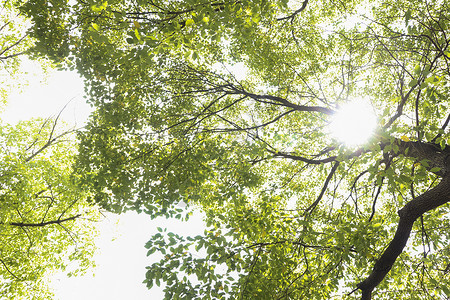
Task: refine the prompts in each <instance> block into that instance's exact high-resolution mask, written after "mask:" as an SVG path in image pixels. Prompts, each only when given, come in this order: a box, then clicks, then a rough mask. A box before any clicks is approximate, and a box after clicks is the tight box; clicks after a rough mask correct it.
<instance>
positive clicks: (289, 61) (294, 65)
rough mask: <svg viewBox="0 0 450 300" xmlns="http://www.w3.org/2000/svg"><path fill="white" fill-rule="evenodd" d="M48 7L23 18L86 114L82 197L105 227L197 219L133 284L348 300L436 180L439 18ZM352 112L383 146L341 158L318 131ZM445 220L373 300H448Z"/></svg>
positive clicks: (420, 227)
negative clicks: (108, 218)
mask: <svg viewBox="0 0 450 300" xmlns="http://www.w3.org/2000/svg"><path fill="white" fill-rule="evenodd" d="M52 5H53V6H54V7H55V8H54V9H53V8H50V6H49V5H42V4H39V3H34V4H29V3H28V4H27V5H24V6H23V7H22V9H23V10H24V11H26V12H27V13H28V15H29V16H30V17H31V18H32V19H33V20H34V24H33V28H32V32H33V36H35V37H36V38H37V39H38V40H39V41H40V42H42V43H45V44H46V45H48V46H47V47H46V48H45V49H44V48H43V47H37V48H36V50H37V51H39V53H43V54H45V55H48V56H49V57H52V58H53V59H56V60H57V61H58V62H60V63H61V65H62V66H65V67H68V68H77V70H78V71H79V72H80V73H81V74H82V75H83V76H84V77H85V79H86V84H87V92H88V101H90V103H92V104H93V105H94V106H95V107H96V109H97V110H96V111H95V113H94V114H93V115H92V117H91V119H90V121H89V124H88V125H87V127H86V130H85V131H83V132H81V133H80V134H79V138H80V141H81V144H80V153H79V155H78V158H77V162H76V167H75V168H76V171H77V173H78V174H79V176H80V182H81V184H82V186H83V188H84V189H86V190H88V191H90V192H92V193H93V197H94V200H95V202H97V203H99V204H100V205H102V206H103V207H105V208H106V209H108V210H110V211H114V212H121V211H124V210H130V209H132V210H137V211H145V212H146V213H148V214H150V215H151V216H152V217H158V216H166V217H175V218H188V213H187V211H186V210H183V209H181V208H180V207H179V206H177V204H178V203H179V202H180V201H181V202H184V203H186V204H188V205H189V206H193V207H196V208H198V209H201V210H202V211H203V212H204V213H205V215H206V217H205V222H206V223H207V228H206V230H205V234H204V235H203V236H197V237H190V238H186V237H181V236H178V235H177V234H175V233H167V234H166V233H164V232H160V233H158V234H157V235H155V236H154V237H153V238H152V239H151V240H150V241H149V243H148V244H147V245H146V246H147V248H148V249H149V255H158V253H160V254H162V256H163V257H162V259H161V261H159V262H157V263H155V264H153V265H152V266H151V267H149V269H148V272H147V278H146V280H145V283H146V284H147V286H148V287H149V288H151V287H152V286H153V285H155V284H156V285H160V284H161V283H165V284H166V285H165V292H166V299H193V298H198V299H219V298H225V299H227V298H229V299H236V298H241V299H274V298H280V299H281V298H286V299H290V298H293V299H295V298H299V299H333V298H334V299H353V298H355V297H357V294H358V293H355V291H356V290H357V288H358V286H357V284H358V283H359V282H361V281H362V280H363V278H366V277H367V276H368V275H369V274H370V273H371V272H372V268H373V265H374V263H375V261H377V259H378V258H379V257H380V256H381V255H382V253H383V252H384V251H385V249H386V247H387V245H389V243H390V242H391V240H392V239H393V236H394V233H395V230H396V228H397V224H398V220H399V216H398V214H397V212H398V211H399V210H400V209H402V207H404V206H405V204H406V203H408V202H409V201H410V200H411V199H413V198H415V197H416V196H418V195H421V194H423V195H426V194H427V191H429V190H434V187H436V185H437V183H438V182H439V180H438V178H440V177H444V176H448V175H446V174H448V173H446V172H448V170H449V166H448V162H446V160H445V159H442V157H443V156H445V155H446V154H447V153H448V151H449V148H448V143H449V133H448V128H446V125H445V122H446V120H448V112H449V105H448V99H449V96H450V95H449V94H450V90H449V84H448V79H449V73H448V67H447V66H448V60H449V56H448V53H449V50H448V46H447V45H448V44H449V43H448V42H449V41H448V38H447V37H448V20H449V18H450V15H449V11H450V9H449V7H448V4H447V3H446V2H445V1H437V0H436V1H433V0H429V1H424V2H420V3H417V1H409V0H401V1H372V2H371V3H366V2H364V1H345V3H344V2H342V1H341V2H330V1H308V2H301V1H258V0H245V1H222V2H205V1H196V0H185V1H125V0H122V1H119V0H116V1H108V2H106V1H79V2H76V1H73V2H71V4H67V3H65V2H60V1H53V2H52ZM42 11H46V14H43V13H42ZM61 11H62V12H64V13H62V14H60V12H61ZM69 12H70V13H69ZM55 24H56V25H55ZM57 24H59V25H57ZM45 26H47V27H45ZM42 28H48V31H49V32H42ZM72 28H76V29H72ZM49 36H50V38H49ZM66 45H67V47H66ZM61 56H63V57H61ZM237 65H241V66H242V65H243V66H245V70H244V69H238V68H237V67H236V66H237ZM239 73H245V74H239ZM238 75H243V76H238ZM242 78H243V79H242ZM358 98H368V99H370V101H371V103H372V104H373V106H374V109H375V110H376V112H377V115H378V119H379V128H378V129H377V131H376V133H375V134H374V136H373V137H372V139H371V140H370V141H369V142H368V143H367V144H366V145H363V146H360V147H359V148H358V147H357V148H351V147H346V146H345V145H343V144H342V143H340V142H339V141H336V140H334V139H333V138H332V137H330V135H329V133H328V130H327V126H328V125H329V123H330V116H331V115H333V114H334V112H335V110H337V109H339V107H340V105H342V104H344V103H346V102H348V101H350V100H351V99H358ZM447 123H448V121H447ZM444 125H445V126H444ZM447 125H448V124H447ZM448 220H449V218H448V205H447V206H441V207H439V208H438V209H435V210H432V211H431V212H429V213H427V214H424V215H423V216H422V217H421V219H420V224H418V223H419V221H417V222H416V223H415V225H414V227H413V231H412V233H411V237H410V239H411V241H410V242H409V244H408V246H407V247H406V248H405V251H404V252H403V254H402V255H401V256H400V258H399V259H397V262H396V263H395V264H394V265H393V268H392V270H391V272H390V273H389V275H388V276H387V277H386V278H385V280H383V281H382V282H381V284H380V285H379V286H378V288H377V289H376V290H375V292H374V295H373V297H375V298H377V299H394V298H395V299H430V298H439V297H443V296H444V295H445V294H446V293H447V288H445V287H446V286H448V284H449V279H448V276H447V277H445V274H447V273H446V272H448V268H447V266H448V264H449V261H448V256H447V254H448V250H449V247H450V245H449V239H448V228H449V224H448ZM408 234H409V233H408ZM401 250H403V249H401ZM400 252H402V251H400ZM445 270H447V271H445ZM405 274H407V275H405ZM406 277H407V280H406V281H405V278H406ZM437 279H439V280H440V281H438V280H437ZM405 282H408V284H407V285H406V284H404V283H405ZM352 291H353V293H352Z"/></svg>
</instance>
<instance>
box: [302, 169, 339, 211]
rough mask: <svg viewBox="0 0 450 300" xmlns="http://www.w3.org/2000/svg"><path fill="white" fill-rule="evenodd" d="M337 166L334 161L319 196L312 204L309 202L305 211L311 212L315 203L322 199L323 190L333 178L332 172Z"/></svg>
mask: <svg viewBox="0 0 450 300" xmlns="http://www.w3.org/2000/svg"><path fill="white" fill-rule="evenodd" d="M338 167H339V162H338V161H337V162H335V163H334V166H333V168H331V171H330V173H329V174H328V176H327V179H326V180H325V183H324V185H323V187H322V190H321V191H320V194H319V197H317V199H316V201H314V203H313V204H311V205H310V206H309V207H308V208H307V209H306V210H305V212H310V213H312V212H313V210H314V209H315V208H316V206H317V204H319V202H320V200H322V197H323V195H324V194H325V191H326V190H327V187H328V184H329V183H330V180H331V178H333V175H334V173H335V172H336V170H337V168H338Z"/></svg>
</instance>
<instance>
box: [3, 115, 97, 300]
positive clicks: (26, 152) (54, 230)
mask: <svg viewBox="0 0 450 300" xmlns="http://www.w3.org/2000/svg"><path fill="white" fill-rule="evenodd" d="M55 122H56V121H55ZM59 131H60V129H59V128H56V123H54V122H53V121H52V120H46V121H44V120H32V121H28V122H20V123H18V124H17V125H16V126H11V125H2V126H1V127H0V139H1V140H0V144H1V147H2V152H1V154H0V170H1V171H0V210H1V212H2V213H1V216H0V232H1V235H0V245H1V246H0V279H1V280H0V294H1V298H2V299H52V293H51V291H49V290H48V286H47V284H48V283H47V280H48V276H50V275H51V274H53V273H54V272H56V271H63V270H65V268H66V266H67V265H69V263H71V264H73V266H72V267H71V268H72V270H71V271H70V272H71V274H72V275H76V274H77V273H79V272H82V271H83V270H85V269H86V268H88V267H89V266H91V265H92V261H91V257H92V254H93V251H94V245H93V241H92V238H93V235H94V234H95V229H94V228H93V222H92V221H93V219H95V218H97V213H96V211H95V207H93V206H90V205H89V204H87V203H86V199H87V196H88V193H86V192H85V191H83V190H81V189H80V188H79V187H78V186H77V184H76V178H73V177H72V169H71V164H72V161H73V158H74V155H75V153H76V151H75V149H76V147H74V146H75V145H74V143H73V134H71V133H70V132H66V133H61V132H59ZM71 135H72V137H70V136H71ZM70 140H72V142H71V141H70Z"/></svg>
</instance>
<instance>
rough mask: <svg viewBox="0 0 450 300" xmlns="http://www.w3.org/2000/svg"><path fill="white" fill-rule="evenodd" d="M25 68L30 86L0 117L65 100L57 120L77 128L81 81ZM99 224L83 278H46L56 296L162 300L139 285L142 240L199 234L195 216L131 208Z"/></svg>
mask: <svg viewBox="0 0 450 300" xmlns="http://www.w3.org/2000/svg"><path fill="white" fill-rule="evenodd" d="M28 64H29V63H28ZM27 68H29V69H30V70H29V71H30V72H29V74H28V75H27V76H28V77H29V81H30V85H29V86H28V87H26V88H25V89H24V91H23V93H15V92H13V93H12V94H11V95H10V97H9V99H8V106H7V107H6V109H5V110H4V111H3V112H2V113H1V114H0V118H1V120H2V121H3V122H8V123H17V122H18V121H20V120H27V119H29V118H32V117H43V118H47V117H50V116H56V115H57V114H58V113H59V112H60V111H61V109H62V108H63V107H64V106H65V105H66V104H67V103H69V102H70V103H69V104H68V105H67V107H66V108H65V110H64V112H63V113H62V120H64V121H65V122H67V123H69V124H71V125H74V126H75V127H77V128H79V127H82V126H83V123H84V122H85V121H86V119H87V117H88V116H89V113H90V111H91V108H90V107H89V105H87V104H86V103H85V101H84V99H83V83H82V81H81V79H80V78H79V76H78V75H77V74H76V73H75V72H60V71H58V72H53V73H52V74H50V76H49V77H48V80H42V78H43V75H42V74H41V73H39V72H38V71H33V70H36V69H35V66H33V65H32V64H29V65H27ZM45 81H47V83H46V82H45ZM99 226H100V236H99V237H98V238H97V240H96V241H97V242H96V245H97V246H98V247H99V251H98V253H97V254H96V256H95V261H96V264H97V267H96V268H95V269H93V270H91V271H89V272H87V274H86V275H85V276H83V277H72V278H67V277H66V276H65V275H64V274H56V275H55V276H54V277H53V279H52V285H53V288H54V289H55V294H56V299H60V300H75V299H76V300H79V299H83V300H94V299H95V300H103V299H108V300H123V299H133V300H141V299H142V300H143V299H155V300H158V299H163V293H162V290H161V289H158V288H157V287H154V288H152V290H148V289H147V288H146V287H145V285H144V284H142V281H143V280H144V279H145V271H146V269H145V267H146V266H149V265H151V263H152V261H151V260H150V259H149V258H147V257H146V253H147V249H145V248H144V245H145V243H146V242H147V241H148V240H149V239H150V237H151V236H152V235H153V234H155V233H157V230H156V228H157V227H162V228H165V227H167V228H168V232H169V231H172V232H176V233H178V234H182V235H197V234H202V233H203V230H204V226H203V222H202V221H201V216H200V215H196V216H193V217H191V219H190V221H189V223H188V225H187V224H186V223H182V222H180V221H178V220H166V219H157V220H154V221H151V220H150V218H149V216H147V215H145V214H140V215H138V214H137V213H133V212H130V213H126V214H123V215H120V216H116V215H112V214H108V215H107V218H106V220H105V221H103V222H102V223H101V224H100V225H99ZM93 274H95V276H93Z"/></svg>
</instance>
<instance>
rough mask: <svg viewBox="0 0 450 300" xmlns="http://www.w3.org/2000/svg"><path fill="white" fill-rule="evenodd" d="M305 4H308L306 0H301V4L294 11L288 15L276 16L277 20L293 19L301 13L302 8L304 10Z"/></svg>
mask: <svg viewBox="0 0 450 300" xmlns="http://www.w3.org/2000/svg"><path fill="white" fill-rule="evenodd" d="M306 5H308V0H305V1H303V3H302V6H301V7H300V8H299V9H297V10H296V11H294V12H293V13H292V14H290V15H289V16H286V17H283V18H278V19H277V21H283V20H288V19H292V20H294V18H295V17H296V16H297V15H298V14H299V13H301V12H302V11H303V10H305V8H306Z"/></svg>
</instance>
